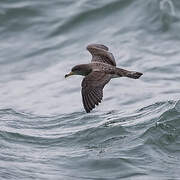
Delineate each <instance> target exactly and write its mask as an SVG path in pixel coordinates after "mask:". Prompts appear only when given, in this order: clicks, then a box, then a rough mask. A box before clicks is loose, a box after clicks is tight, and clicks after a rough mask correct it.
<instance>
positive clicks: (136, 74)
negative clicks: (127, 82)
mask: <svg viewBox="0 0 180 180" xmlns="http://www.w3.org/2000/svg"><path fill="white" fill-rule="evenodd" d="M116 74H117V75H118V76H120V77H129V78H133V79H138V78H140V77H141V76H142V75H143V73H140V72H136V71H128V70H125V69H121V68H116Z"/></svg>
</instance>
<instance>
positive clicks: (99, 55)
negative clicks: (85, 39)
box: [87, 44, 116, 66]
mask: <svg viewBox="0 0 180 180" xmlns="http://www.w3.org/2000/svg"><path fill="white" fill-rule="evenodd" d="M87 50H88V51H89V52H90V53H91V55H92V60H91V61H92V62H93V61H98V62H102V63H107V64H110V65H112V66H116V62H115V59H114V56H113V54H112V53H110V52H109V51H108V47H106V46H105V45H102V44H90V45H88V46H87Z"/></svg>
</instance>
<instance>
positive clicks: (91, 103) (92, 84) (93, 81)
mask: <svg viewBox="0 0 180 180" xmlns="http://www.w3.org/2000/svg"><path fill="white" fill-rule="evenodd" d="M87 50H88V51H89V52H90V53H91V55H92V60H91V63H89V64H80V65H76V66H74V67H73V68H72V70H71V72H70V73H69V74H66V75H65V78H66V77H68V76H71V75H82V76H85V77H84V79H83V81H82V84H81V86H82V90H81V93H82V100H83V105H84V109H85V110H86V112H87V113H89V112H90V111H91V110H92V109H94V108H95V105H98V104H99V103H100V102H101V100H102V97H103V88H104V86H105V85H106V84H107V83H108V82H109V81H110V80H111V79H112V78H117V77H129V78H133V79H138V78H139V77H140V76H141V75H142V73H140V72H135V71H128V70H125V69H121V68H118V67H116V62H115V59H114V56H113V54H112V53H110V52H109V51H108V50H109V49H108V47H106V46H105V45H102V44H90V45H88V46H87Z"/></svg>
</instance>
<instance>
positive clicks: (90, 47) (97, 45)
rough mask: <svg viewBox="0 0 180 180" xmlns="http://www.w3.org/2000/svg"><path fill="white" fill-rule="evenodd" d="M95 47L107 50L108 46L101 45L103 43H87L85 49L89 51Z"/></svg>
mask: <svg viewBox="0 0 180 180" xmlns="http://www.w3.org/2000/svg"><path fill="white" fill-rule="evenodd" d="M96 48H98V49H103V50H105V51H108V50H109V48H108V47H107V46H105V45H103V44H89V45H88V46H87V50H88V51H91V49H96Z"/></svg>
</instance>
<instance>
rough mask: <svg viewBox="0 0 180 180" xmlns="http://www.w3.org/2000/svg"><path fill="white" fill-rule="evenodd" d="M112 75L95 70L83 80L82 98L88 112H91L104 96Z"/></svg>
mask: <svg viewBox="0 0 180 180" xmlns="http://www.w3.org/2000/svg"><path fill="white" fill-rule="evenodd" d="M110 79H111V76H110V75H108V74H105V73H103V72H99V71H93V72H91V73H90V74H89V75H87V76H86V77H85V78H84V79H83V81H82V85H81V86H82V91H81V93H82V100H83V105H84V109H85V110H86V112H87V113H88V112H90V111H91V110H92V109H94V108H95V105H98V104H99V103H100V102H101V100H102V98H103V88H104V86H105V85H106V84H107V83H108V82H109V81H110Z"/></svg>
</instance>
